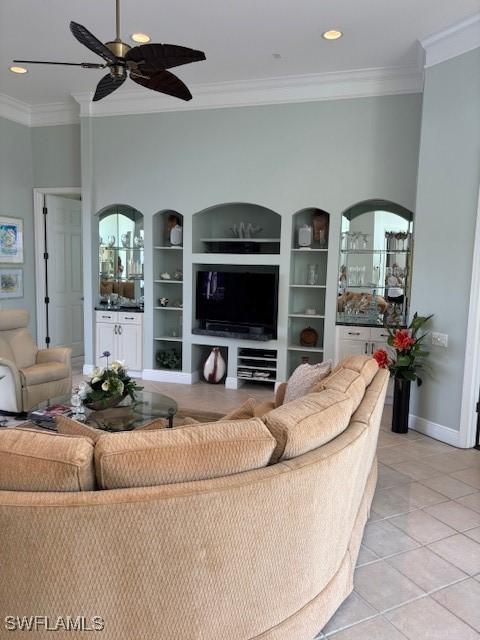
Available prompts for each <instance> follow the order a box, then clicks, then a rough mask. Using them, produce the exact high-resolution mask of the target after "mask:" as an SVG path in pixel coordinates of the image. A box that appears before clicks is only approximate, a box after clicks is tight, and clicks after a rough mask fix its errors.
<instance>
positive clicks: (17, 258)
mask: <svg viewBox="0 0 480 640" xmlns="http://www.w3.org/2000/svg"><path fill="white" fill-rule="evenodd" d="M0 262H3V263H5V262H12V263H13V262H17V263H22V262H23V220H22V219H21V218H4V217H3V216H1V217H0Z"/></svg>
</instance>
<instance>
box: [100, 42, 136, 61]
mask: <svg viewBox="0 0 480 640" xmlns="http://www.w3.org/2000/svg"><path fill="white" fill-rule="evenodd" d="M105 46H106V47H107V49H110V51H111V52H112V53H113V55H114V56H117V58H125V56H126V55H127V51H130V49H131V47H130V46H129V45H128V44H125V42H122V41H121V40H112V41H111V42H105Z"/></svg>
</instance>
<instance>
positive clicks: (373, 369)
mask: <svg viewBox="0 0 480 640" xmlns="http://www.w3.org/2000/svg"><path fill="white" fill-rule="evenodd" d="M340 368H343V369H351V370H352V371H356V372H357V373H359V374H360V375H361V376H362V378H363V379H364V380H365V385H366V386H367V387H368V385H369V384H370V383H371V381H372V380H373V378H374V377H375V374H376V373H377V371H378V364H377V361H376V360H375V358H372V357H371V356H364V355H356V356H349V357H348V358H345V360H342V362H340V364H339V365H338V366H337V367H336V368H335V371H337V369H340Z"/></svg>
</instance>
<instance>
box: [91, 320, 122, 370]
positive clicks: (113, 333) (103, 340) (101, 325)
mask: <svg viewBox="0 0 480 640" xmlns="http://www.w3.org/2000/svg"><path fill="white" fill-rule="evenodd" d="M117 328H118V325H117V324H113V323H109V322H97V326H96V336H95V350H96V353H95V364H96V365H97V367H106V366H107V361H106V359H105V358H102V357H101V356H102V353H104V352H105V351H109V352H110V354H111V357H110V359H109V361H110V362H112V360H113V359H115V358H117V357H118V356H117V354H116V351H117V340H118V336H117Z"/></svg>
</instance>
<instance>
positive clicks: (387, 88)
mask: <svg viewBox="0 0 480 640" xmlns="http://www.w3.org/2000/svg"><path fill="white" fill-rule="evenodd" d="M191 89H192V93H193V96H194V98H193V100H191V101H190V102H183V101H180V100H176V99H175V98H172V97H170V96H166V95H164V94H160V93H153V92H152V91H148V90H146V89H143V88H142V87H140V86H139V87H138V88H135V89H132V90H130V91H119V92H118V93H115V94H113V95H112V96H109V98H108V100H105V101H102V102H92V94H91V93H78V94H74V95H73V98H74V99H71V98H70V100H69V101H68V102H51V103H47V104H36V105H30V104H27V103H26V102H22V101H21V100H17V99H16V98H12V97H10V96H7V95H2V94H0V117H4V118H8V119H9V120H13V121H15V122H19V123H20V124H23V125H26V126H29V127H48V126H55V125H62V124H63V125H64V124H76V123H78V122H79V115H80V117H102V116H115V115H117V116H118V115H132V114H145V113H159V112H163V111H191V110H195V109H222V108H228V107H248V106H256V105H268V104H286V103H293V102H315V101H321V100H338V99H342V98H366V97H371V96H382V95H392V94H400V93H421V91H422V89H423V71H421V70H420V67H417V66H411V67H397V68H376V69H357V70H351V71H340V72H330V73H317V74H308V75H301V76H284V77H279V78H263V79H260V80H243V81H239V82H219V83H213V84H201V85H192V87H191ZM77 103H78V104H77ZM78 105H80V109H79V106H78ZM79 111H80V114H79Z"/></svg>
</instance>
